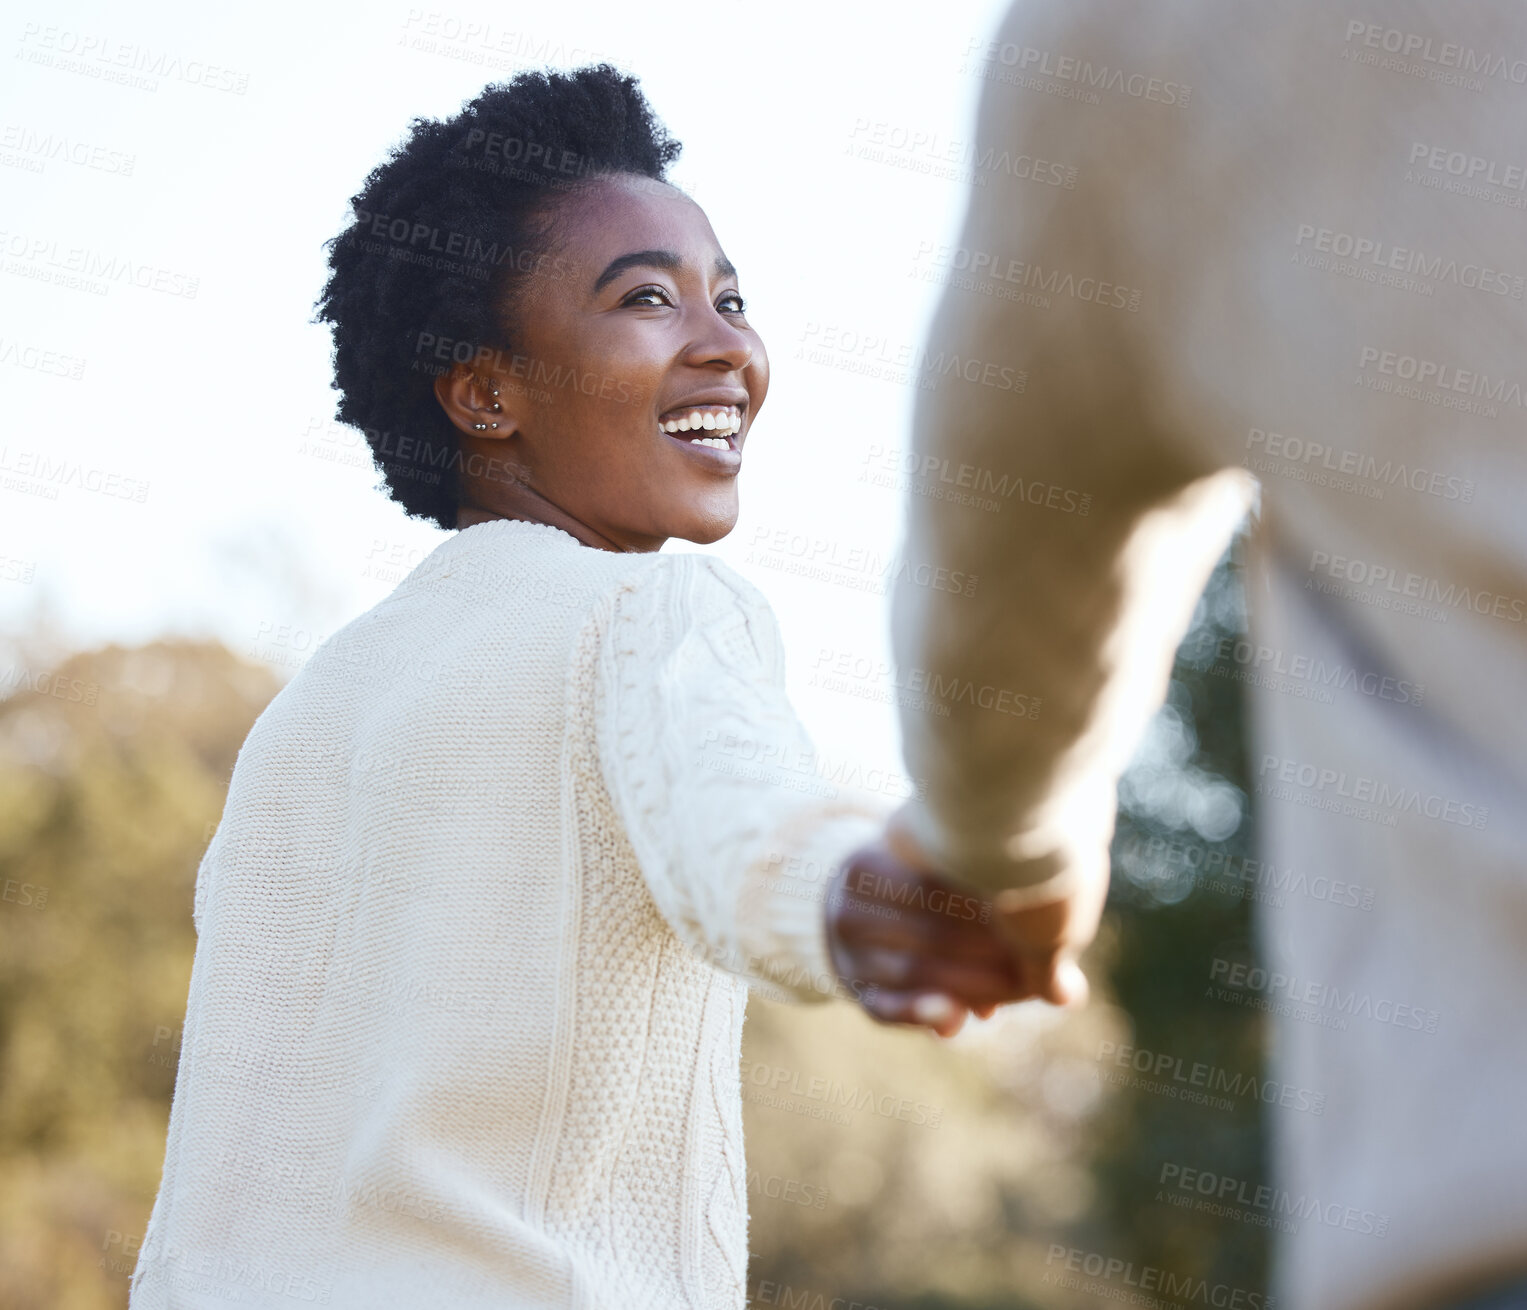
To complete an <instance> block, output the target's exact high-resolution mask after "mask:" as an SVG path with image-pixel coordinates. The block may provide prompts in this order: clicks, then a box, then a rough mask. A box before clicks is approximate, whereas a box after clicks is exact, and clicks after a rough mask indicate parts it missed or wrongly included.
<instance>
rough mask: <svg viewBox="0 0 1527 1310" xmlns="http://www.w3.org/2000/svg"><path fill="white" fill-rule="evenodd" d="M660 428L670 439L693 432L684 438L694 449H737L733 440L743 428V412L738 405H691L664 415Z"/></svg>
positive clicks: (660, 419) (661, 418) (660, 418)
mask: <svg viewBox="0 0 1527 1310" xmlns="http://www.w3.org/2000/svg"><path fill="white" fill-rule="evenodd" d="M658 426H659V427H660V428H661V429H662V430H663V431H664V432H666V433H667V434H668V435H669V436H678V435H679V434H680V433H693V434H694V435H693V436H686V437H684V438H683V439H684V440H685V441H686V442H687V443H688V444H690V445H692V446H706V447H709V448H710V449H712V450H735V447H734V446H733V445H732V441H731V438H732V437H733V436H734V435H736V433H737V432H738V431H739V430H740V429H741V427H742V410H741V409H739V408H738V407H737V406H736V405H692V406H688V407H686V408H685V409H682V410H670V411H669V412H668V413H667V414H664V415H661V416H660V417H659V418H658Z"/></svg>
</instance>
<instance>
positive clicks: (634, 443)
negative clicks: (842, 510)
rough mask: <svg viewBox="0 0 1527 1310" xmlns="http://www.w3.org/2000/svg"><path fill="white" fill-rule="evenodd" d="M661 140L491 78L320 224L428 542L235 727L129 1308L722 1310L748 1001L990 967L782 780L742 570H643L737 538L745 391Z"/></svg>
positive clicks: (734, 1274)
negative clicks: (429, 525)
mask: <svg viewBox="0 0 1527 1310" xmlns="http://www.w3.org/2000/svg"><path fill="white" fill-rule="evenodd" d="M677 152H678V146H677V144H676V143H674V142H672V141H670V140H669V139H668V138H667V137H666V136H665V135H664V134H663V132H662V129H661V128H659V127H658V126H657V125H656V124H655V123H654V122H653V119H652V116H651V114H650V112H649V111H648V109H647V106H646V104H645V102H644V101H643V99H642V97H641V94H640V92H639V91H638V89H637V87H636V84H635V82H634V81H633V80H631V79H630V78H628V77H623V76H622V75H620V74H618V73H617V72H616V71H615V70H614V69H612V68H609V67H607V66H600V67H597V68H591V69H583V70H579V71H577V72H574V73H570V74H557V73H552V74H535V75H526V76H522V77H520V78H517V79H516V80H515V81H514V82H512V83H510V84H508V85H507V86H500V87H490V88H489V89H487V90H486V91H485V92H484V93H483V94H482V95H481V96H479V97H478V98H477V99H476V100H474V101H472V102H471V104H469V105H468V106H467V107H466V108H465V109H464V110H463V111H462V113H461V114H460V115H459V116H458V117H457V118H455V119H452V120H450V121H448V122H443V123H442V122H431V121H425V120H420V121H417V122H416V123H415V124H414V128H413V133H412V135H411V136H410V138H409V139H408V140H407V141H406V142H405V143H404V144H403V145H402V146H400V147H399V148H398V150H397V152H396V153H395V154H394V156H393V157H392V158H391V159H390V160H389V161H388V162H387V163H385V164H384V165H382V166H381V167H380V168H379V169H377V170H376V171H375V172H374V173H373V174H372V175H371V177H370V178H369V179H368V180H367V184H366V186H365V188H364V189H363V190H362V192H361V193H360V194H359V195H358V196H357V197H356V198H355V201H354V204H355V210H356V221H355V223H354V225H353V226H352V227H351V228H350V229H349V230H348V231H347V232H346V233H345V234H344V235H343V236H342V237H340V238H339V239H338V240H337V241H336V242H335V243H334V244H333V246H332V251H331V267H332V270H333V272H332V276H331V278H330V280H329V283H328V286H327V287H326V289H325V292H324V296H323V299H322V316H323V318H324V320H325V321H327V322H329V323H331V324H332V325H333V328H334V345H335V351H334V366H335V378H336V385H337V387H338V389H339V390H340V392H341V402H340V407H339V413H340V417H341V418H343V419H344V420H345V421H347V422H350V423H353V424H356V425H358V426H360V427H362V428H363V429H364V430H365V431H366V434H367V437H368V439H369V441H370V442H371V446H372V449H373V452H374V453H375V455H376V459H377V462H378V465H379V467H380V468H381V470H382V472H383V475H384V477H385V478H386V481H387V485H388V488H389V490H390V492H391V494H392V496H393V498H394V499H396V500H398V501H399V502H401V503H402V504H403V506H404V507H405V508H406V509H408V510H409V512H410V513H413V514H416V515H422V516H425V517H429V518H432V519H434V520H435V521H436V522H437V523H439V524H440V525H441V526H442V527H446V528H459V529H460V530H459V531H457V532H456V533H455V534H454V535H453V536H451V537H449V538H447V539H446V540H445V541H444V542H443V543H442V544H441V545H440V546H438V547H437V548H436V549H435V550H434V551H433V552H432V553H431V554H430V555H429V556H428V557H427V558H425V559H424V560H423V561H422V562H421V563H420V564H419V565H418V566H417V567H416V568H415V569H414V570H413V571H412V572H411V573H410V574H409V575H408V576H407V577H406V578H405V579H404V580H403V581H402V582H401V583H400V584H399V585H398V586H397V588H396V589H395V590H394V591H393V593H392V594H391V595H389V596H388V597H387V598H386V599H385V600H383V601H382V602H381V603H380V604H378V605H376V606H375V607H374V608H373V609H371V610H370V611H368V612H367V613H365V614H363V615H361V616H360V617H359V618H357V619H355V620H354V621H352V622H351V623H349V624H348V625H346V626H345V627H344V628H342V629H341V630H340V631H338V632H337V633H335V634H334V635H333V636H332V637H330V638H329V639H328V640H327V641H326V642H325V643H324V644H323V645H322V646H321V647H320V648H319V649H318V650H317V651H315V652H314V654H313V655H312V657H311V658H310V660H309V661H308V662H307V664H305V665H304V666H303V668H302V669H301V671H300V672H299V673H298V674H297V676H296V677H295V678H293V680H292V681H291V682H290V683H289V684H288V685H287V686H286V687H285V688H284V689H283V690H282V691H281V693H280V694H279V695H277V696H276V698H275V699H274V700H273V701H272V702H271V703H270V705H269V707H268V708H267V709H266V711H265V712H264V714H262V715H261V716H260V718H259V720H258V721H257V722H256V723H255V725H254V727H253V728H252V729H251V731H250V734H249V737H248V739H247V740H246V741H245V743H244V746H243V749H242V750H241V751H240V753H239V757H238V763H237V765H236V767H235V769H234V772H233V776H232V779H231V782H230V785H229V792H228V800H227V804H226V807H225V808H224V811H223V815H222V820H221V822H220V823H219V825H218V829H217V832H216V834H215V836H214V838H213V840H212V843H211V845H210V846H209V847H208V849H207V852H206V855H205V857H204V858H203V860H202V863H201V867H200V869H199V870H198V873H197V879H196V895H195V902H194V910H193V919H194V923H195V926H196V931H197V950H196V957H195V962H194V965H193V969H192V975H191V984H190V995H189V998H188V1002H187V1007H186V1017H185V1023H184V1028H183V1037H182V1041H181V1056H180V1062H179V1065H178V1068H177V1071H176V1083H175V1097H174V1101H173V1104H172V1108H171V1113H170V1124H169V1134H168V1141H167V1144H166V1149H165V1160H164V1173H163V1178H162V1181H161V1184H160V1189H159V1194H158V1196H157V1198H156V1200H155V1203H154V1208H153V1213H152V1215H151V1217H150V1219H149V1223H148V1227H147V1230H146V1234H145V1237H144V1241H143V1245H142V1251H141V1254H140V1257H139V1261H138V1266H137V1269H136V1271H135V1273H134V1276H133V1290H132V1299H131V1305H132V1307H133V1310H163V1308H165V1307H168V1306H170V1305H172V1304H173V1305H188V1304H192V1303H196V1304H211V1303H212V1301H213V1298H218V1299H219V1303H220V1302H221V1300H224V1299H228V1300H240V1301H244V1302H247V1303H251V1304H262V1305H271V1304H276V1303H281V1304H285V1303H286V1302H285V1301H284V1300H282V1298H283V1297H285V1298H288V1299H289V1298H291V1297H294V1296H295V1297H298V1298H299V1299H303V1300H310V1301H316V1302H320V1303H323V1304H327V1305H330V1306H333V1307H355V1308H357V1310H359V1308H360V1307H365V1308H366V1310H384V1308H386V1307H397V1308H398V1310H423V1308H426V1307H431V1306H440V1307H450V1308H451V1310H473V1308H475V1307H484V1308H486V1307H489V1306H494V1307H504V1306H532V1305H533V1306H544V1307H553V1306H556V1307H562V1306H566V1307H573V1306H580V1307H583V1306H587V1307H610V1308H612V1310H613V1308H615V1307H620V1308H621V1310H624V1307H628V1306H636V1305H641V1306H665V1307H667V1306H704V1307H727V1310H740V1307H741V1306H742V1305H743V1302H744V1299H745V1280H746V1272H747V1258H748V1252H747V1196H746V1176H747V1175H746V1168H745V1163H744V1156H743V1144H742V1117H741V1086H740V1080H739V1063H740V1053H741V1051H740V1048H741V1030H742V1017H743V1008H744V1005H745V1003H746V998H747V995H748V992H749V990H750V989H754V990H758V991H760V992H762V993H763V994H765V995H769V996H773V997H775V998H776V999H780V1000H789V1001H796V1002H825V1001H828V1000H830V999H831V998H833V997H834V996H845V997H852V998H854V999H856V1000H857V1001H859V1003H860V1004H862V1005H863V1006H864V1007H865V1008H866V1009H867V1010H868V1011H869V1012H870V1013H871V1014H872V1015H873V1016H874V1017H875V1018H877V1019H879V1020H882V1021H885V1022H902V1023H920V1024H923V1025H925V1026H927V1027H930V1028H933V1029H935V1030H936V1031H939V1032H944V1033H950V1032H953V1031H954V1030H955V1029H957V1028H958V1027H959V1025H960V1022H961V1021H962V1020H963V1018H964V1016H965V1013H966V1007H967V1006H968V1007H969V1008H971V1009H975V1010H978V1011H983V1012H985V1011H987V1010H988V1009H989V1007H990V1006H992V1005H993V1004H996V1003H998V1002H1000V1001H1003V1000H1006V999H1012V998H1014V997H1016V996H1019V995H1021V994H1023V992H1024V982H1023V978H1022V977H1021V972H1022V971H1021V968H1020V967H1019V966H1017V965H1015V964H1014V963H1013V962H1012V960H1011V959H1010V957H1009V955H1008V953H1007V950H1006V948H1005V946H1004V945H1003V943H1002V940H1001V939H1000V938H999V937H998V936H997V928H996V926H995V925H994V924H992V923H990V922H988V920H987V916H985V915H979V914H977V912H976V909H975V906H974V904H973V903H970V912H969V913H968V914H965V913H960V914H954V913H951V912H949V911H948V909H947V907H948V906H950V905H951V904H954V903H955V902H956V901H958V902H960V903H961V904H964V903H966V902H968V901H969V898H967V897H962V896H959V895H958V891H957V889H953V888H951V887H950V885H949V884H947V883H945V882H943V880H941V879H939V878H938V877H937V876H936V875H934V874H932V873H929V872H926V871H922V870H918V869H914V868H911V867H909V866H907V865H905V864H903V863H901V861H900V860H899V859H898V858H897V857H896V855H895V854H893V853H892V851H891V850H890V848H889V847H887V846H886V845H885V844H884V842H883V841H881V840H880V833H881V829H882V822H883V819H884V814H883V813H882V812H881V811H880V810H879V809H876V808H874V807H869V806H866V805H862V804H860V803H858V802H853V801H848V800H841V799H837V797H836V792H835V790H834V789H833V788H831V787H825V786H822V785H820V784H819V782H818V780H817V779H816V776H815V771H814V766H813V760H814V757H815V751H814V748H813V745H812V742H811V739H810V737H809V735H808V734H807V733H806V731H805V729H804V728H803V727H802V725H801V723H800V721H799V720H798V719H797V718H796V716H795V713H794V711H793V709H792V707H791V705H790V702H789V700H788V699H787V697H786V695H785V692H784V655H783V650H782V647H781V643H780V638H779V631H778V627H777V625H776V623H775V620H774V616H773V613H772V612H771V610H770V609H769V606H768V603H767V602H766V601H765V600H764V598H763V597H762V596H761V595H760V594H759V593H758V591H757V590H756V589H755V588H753V587H752V586H751V585H750V584H749V583H747V582H746V581H744V580H743V579H742V578H741V577H739V576H738V575H737V574H735V573H734V572H732V571H731V570H730V569H728V568H727V567H726V566H725V565H723V564H722V563H720V561H718V560H716V559H714V558H712V557H710V556H707V555H703V554H698V553H693V552H688V553H675V552H669V553H661V552H660V549H659V548H660V547H661V546H662V545H663V544H664V542H665V541H666V540H667V539H669V538H670V537H678V538H682V539H685V540H688V541H694V542H702V543H703V542H711V541H715V540H717V539H718V538H720V537H722V536H724V535H725V534H726V533H727V532H728V531H730V530H731V528H732V526H733V524H734V522H735V521H736V517H737V510H738V504H737V482H738V473H739V470H740V468H741V463H742V450H743V446H744V444H745V442H746V440H747V438H748V434H749V432H750V430H751V427H752V422H753V419H754V417H755V416H756V415H757V413H758V410H759V408H760V406H761V405H762V404H763V400H764V396H765V394H766V392H767V389H768V364H767V361H766V357H765V354H764V350H763V345H762V343H761V342H760V341H759V339H758V337H757V334H756V333H754V331H753V329H752V328H751V327H750V326H749V325H748V323H747V320H746V318H745V316H744V307H743V302H742V298H741V296H740V294H739V292H738V285H737V274H736V270H735V269H734V268H733V267H732V265H731V263H730V262H729V261H728V260H727V258H726V256H725V254H724V253H723V251H722V249H721V247H720V245H719V243H718V242H717V240H716V237H715V234H714V233H713V232H712V231H711V227H710V223H709V222H708V221H707V219H706V217H705V215H704V213H703V212H702V211H701V210H700V208H699V207H698V206H697V205H695V204H694V203H693V202H692V201H691V200H689V199H688V198H687V197H685V196H684V195H682V194H681V193H680V192H679V191H677V190H675V189H674V188H673V187H671V186H669V185H668V184H667V183H666V182H664V181H663V180H662V176H661V174H662V170H663V167H664V165H665V164H666V163H667V162H668V161H670V160H671V159H672V158H673V157H674V156H675V155H676V154H677ZM850 893H851V894H850ZM950 998H957V999H950Z"/></svg>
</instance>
